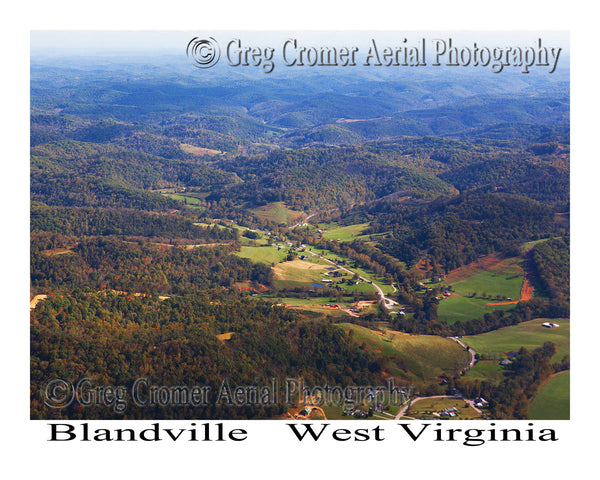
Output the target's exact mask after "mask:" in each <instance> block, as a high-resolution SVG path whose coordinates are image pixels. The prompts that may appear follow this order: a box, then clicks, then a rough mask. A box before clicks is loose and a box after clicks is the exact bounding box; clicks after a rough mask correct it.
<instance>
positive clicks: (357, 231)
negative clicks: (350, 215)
mask: <svg viewBox="0 0 600 480" xmlns="http://www.w3.org/2000/svg"><path fill="white" fill-rule="evenodd" d="M368 226H369V223H368V222H367V223H358V224H356V225H348V226H345V227H344V226H338V224H337V223H328V224H321V225H319V226H318V228H320V229H321V230H323V238H325V239H326V240H339V241H341V242H351V241H352V240H354V239H356V238H357V237H359V236H360V235H362V232H363V230H364V229H365V228H367V227H368Z"/></svg>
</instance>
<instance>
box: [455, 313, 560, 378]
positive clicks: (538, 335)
mask: <svg viewBox="0 0 600 480" xmlns="http://www.w3.org/2000/svg"><path fill="white" fill-rule="evenodd" d="M545 321H547V320H546V319H541V318H536V319H534V320H530V321H527V322H523V323H520V324H518V325H513V326H510V327H505V328H501V329H499V330H496V331H493V332H489V333H484V334H481V335H474V336H468V337H464V338H463V339H462V341H463V343H465V344H466V345H469V346H470V347H471V348H472V349H473V350H475V352H476V353H478V354H479V355H480V356H482V360H480V361H479V362H477V363H476V364H475V366H474V367H473V368H472V369H471V370H469V372H468V373H467V374H466V377H467V378H469V379H471V380H476V379H479V380H493V379H499V378H501V377H502V375H503V369H502V367H500V365H499V362H500V360H502V359H504V358H506V353H509V352H518V350H519V349H520V348H521V347H525V348H527V349H528V350H533V349H535V348H538V347H541V346H542V345H543V344H544V342H552V343H554V344H555V345H556V347H557V351H556V353H555V355H554V357H553V361H560V360H562V358H564V357H565V356H566V355H569V351H570V348H569V336H570V335H569V334H570V322H569V319H554V320H553V322H556V323H558V324H559V325H560V327H558V328H545V327H542V326H541V325H542V323H544V322H545Z"/></svg>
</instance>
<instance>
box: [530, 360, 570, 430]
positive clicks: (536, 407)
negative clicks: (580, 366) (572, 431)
mask: <svg viewBox="0 0 600 480" xmlns="http://www.w3.org/2000/svg"><path fill="white" fill-rule="evenodd" d="M570 379H571V374H570V372H569V371H568V370H567V371H565V372H560V373H557V374H556V375H554V376H552V377H551V378H550V380H548V382H547V383H546V384H545V385H544V386H543V387H542V388H541V390H540V391H539V393H538V394H537V395H536V397H535V399H534V400H533V402H532V403H531V407H529V412H528V413H529V417H530V418H532V419H534V420H568V419H569V418H570V409H571V402H570V394H569V390H570Z"/></svg>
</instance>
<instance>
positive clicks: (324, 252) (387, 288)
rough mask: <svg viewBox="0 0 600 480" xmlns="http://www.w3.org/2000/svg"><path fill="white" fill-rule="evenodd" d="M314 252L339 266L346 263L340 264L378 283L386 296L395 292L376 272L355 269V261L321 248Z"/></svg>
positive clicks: (315, 249)
mask: <svg viewBox="0 0 600 480" xmlns="http://www.w3.org/2000/svg"><path fill="white" fill-rule="evenodd" d="M312 251H313V252H314V253H317V254H319V255H321V256H323V257H325V258H327V259H328V260H331V261H333V262H335V263H337V264H340V261H342V262H344V263H343V264H340V265H342V266H343V267H344V268H347V269H348V270H350V271H352V272H356V273H358V274H359V275H360V276H361V277H363V278H366V279H367V280H368V281H372V282H374V283H376V284H377V285H379V287H380V288H381V290H382V291H383V293H384V294H385V295H389V294H390V293H393V292H394V287H393V286H392V285H390V284H389V283H387V282H386V280H385V279H384V278H382V277H379V276H377V275H376V274H375V273H374V272H371V271H370V270H366V269H364V268H361V267H355V266H354V261H353V260H351V259H349V258H348V257H344V256H343V255H339V254H337V253H333V252H331V251H329V250H322V249H320V248H313V250H312ZM313 258H314V257H313ZM315 261H316V260H315ZM321 261H322V260H321ZM325 263H327V262H325ZM328 265H331V264H328ZM364 288H365V290H363V291H368V289H367V287H364ZM371 288H373V289H374V287H371Z"/></svg>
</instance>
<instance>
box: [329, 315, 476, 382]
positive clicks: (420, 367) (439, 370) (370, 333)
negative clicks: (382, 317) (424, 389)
mask: <svg viewBox="0 0 600 480" xmlns="http://www.w3.org/2000/svg"><path fill="white" fill-rule="evenodd" d="M338 326H339V327H340V328H342V329H343V330H344V331H345V332H347V334H348V335H351V336H352V338H353V339H354V341H356V342H357V343H358V344H359V345H361V344H363V343H364V345H365V348H367V349H368V350H369V351H372V352H373V353H375V354H377V355H379V356H381V357H382V359H383V360H384V369H385V370H386V371H387V372H388V373H390V374H391V375H398V376H403V377H412V376H415V377H417V378H419V379H433V378H437V377H439V376H440V375H443V374H444V373H454V372H456V371H457V370H461V369H462V368H463V367H465V366H466V365H467V364H468V363H469V359H470V355H469V353H467V351H466V350H464V349H463V348H462V347H461V346H460V345H458V344H457V343H455V342H454V341H452V340H450V339H448V338H444V337H436V336H431V335H410V334H407V333H400V332H396V331H392V330H387V331H385V332H377V331H374V330H370V329H368V328H365V327H361V326H359V325H354V324H351V323H340V324H338ZM407 372H410V373H407Z"/></svg>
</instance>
